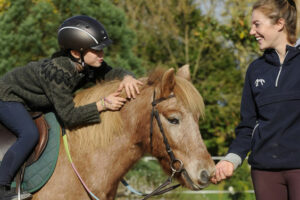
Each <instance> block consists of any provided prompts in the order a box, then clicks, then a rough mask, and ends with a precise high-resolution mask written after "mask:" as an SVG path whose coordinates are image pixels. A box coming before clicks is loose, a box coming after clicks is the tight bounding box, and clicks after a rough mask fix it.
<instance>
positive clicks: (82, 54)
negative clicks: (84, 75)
mask: <svg viewBox="0 0 300 200" xmlns="http://www.w3.org/2000/svg"><path fill="white" fill-rule="evenodd" d="M80 61H81V63H80V64H81V65H82V67H83V68H84V67H85V62H84V53H83V51H80Z"/></svg>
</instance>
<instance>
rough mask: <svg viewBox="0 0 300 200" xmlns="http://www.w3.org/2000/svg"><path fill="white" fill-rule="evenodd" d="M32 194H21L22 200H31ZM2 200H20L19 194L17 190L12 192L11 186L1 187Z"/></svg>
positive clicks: (0, 195) (0, 199)
mask: <svg viewBox="0 0 300 200" xmlns="http://www.w3.org/2000/svg"><path fill="white" fill-rule="evenodd" d="M29 197H31V194H30V193H27V192H21V199H22V200H24V199H29ZM0 200H18V194H17V193H16V191H15V190H11V188H10V187H9V186H6V185H0Z"/></svg>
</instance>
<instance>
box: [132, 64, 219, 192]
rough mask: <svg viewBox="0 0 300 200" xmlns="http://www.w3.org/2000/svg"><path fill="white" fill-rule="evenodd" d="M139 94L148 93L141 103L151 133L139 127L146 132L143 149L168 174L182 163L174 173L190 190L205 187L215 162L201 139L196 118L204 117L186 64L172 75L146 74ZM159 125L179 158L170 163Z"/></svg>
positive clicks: (165, 71) (166, 73) (200, 101)
mask: <svg viewBox="0 0 300 200" xmlns="http://www.w3.org/2000/svg"><path fill="white" fill-rule="evenodd" d="M154 92H155V96H154ZM142 93H147V95H146V94H144V95H143V94H141V95H142V96H144V97H145V96H148V98H147V100H146V99H145V100H144V101H145V102H147V103H146V104H147V105H144V110H145V116H144V117H143V119H145V121H147V123H148V124H149V126H150V124H151V123H152V126H153V131H152V134H149V131H147V129H148V130H149V129H151V128H150V127H149V128H148V127H147V128H146V127H145V126H143V125H141V126H140V127H141V129H142V130H141V131H144V132H145V131H146V132H147V134H144V137H145V138H144V146H145V148H146V149H147V151H148V152H149V153H151V154H152V155H153V156H155V157H156V158H157V159H158V161H159V162H160V163H161V165H162V166H163V168H164V170H165V171H166V172H167V173H169V174H171V173H172V170H171V168H173V169H179V168H180V166H179V165H180V164H181V162H182V164H183V171H182V172H181V173H176V175H175V177H176V178H177V179H178V180H179V182H180V183H181V184H182V185H184V186H186V187H188V188H190V189H192V190H199V189H202V188H204V187H205V186H207V185H208V183H209V179H210V177H211V176H212V175H213V173H214V170H215V164H214V162H213V160H212V158H211V156H210V154H209V153H208V151H207V149H206V146H205V144H204V142H203V140H202V138H201V134H200V130H199V125H198V122H199V118H200V117H204V103H203V99H202V97H201V95H200V94H199V92H198V91H197V89H196V88H195V87H194V86H193V85H192V83H191V82H190V73H189V67H188V66H184V67H182V68H180V69H179V70H178V72H177V73H176V74H175V71H174V69H169V70H157V71H156V72H154V73H152V75H150V76H149V78H148V81H147V85H146V86H145V88H144V89H143V91H142ZM151 105H152V106H151ZM147 107H148V108H149V107H151V109H153V110H154V111H157V113H158V116H159V120H155V117H153V120H151V117H150V116H151V115H150V111H149V109H146V108H147ZM137 109H138V110H139V108H137ZM140 109H141V108H140ZM141 112H143V111H141ZM146 119H147V120H146ZM158 121H160V122H158ZM160 123H161V125H159V124H160ZM160 126H161V127H160ZM161 128H162V129H163V132H164V134H165V137H166V139H165V140H167V141H168V142H167V143H168V144H169V146H170V148H171V149H172V151H173V153H174V156H175V158H176V159H177V160H179V161H176V162H173V163H172V158H171V157H172V156H170V155H169V153H168V152H167V150H166V142H164V136H163V134H162V133H161V132H162V131H161ZM151 135H152V136H151Z"/></svg>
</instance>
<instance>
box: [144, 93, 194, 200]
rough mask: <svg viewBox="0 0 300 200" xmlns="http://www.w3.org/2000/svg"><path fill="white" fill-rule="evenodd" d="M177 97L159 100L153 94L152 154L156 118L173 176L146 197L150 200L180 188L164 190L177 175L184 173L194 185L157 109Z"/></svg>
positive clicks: (151, 119) (171, 96)
mask: <svg viewBox="0 0 300 200" xmlns="http://www.w3.org/2000/svg"><path fill="white" fill-rule="evenodd" d="M173 97H175V95H170V96H168V97H162V98H159V99H155V91H154V92H153V101H152V103H151V104H152V111H151V118H150V148H151V152H152V151H153V144H152V136H153V121H154V118H155V119H156V122H157V124H158V127H159V130H160V133H161V135H162V137H163V141H164V144H165V147H166V151H167V153H168V155H169V157H170V159H171V164H170V168H171V170H172V174H171V176H170V177H169V178H168V179H167V180H166V181H165V182H164V183H163V184H161V185H160V186H159V187H157V188H156V189H155V190H154V191H153V192H151V193H150V194H148V195H146V196H145V198H144V199H143V200H145V199H148V198H150V197H152V196H155V195H160V194H164V193H166V192H169V191H171V190H173V189H175V188H177V187H179V186H180V184H177V185H173V186H171V187H169V188H165V189H163V188H164V187H166V186H167V185H169V184H171V183H172V179H173V177H174V175H175V174H176V173H183V174H184V176H185V177H186V179H187V181H188V182H189V183H190V184H191V185H193V182H192V180H191V178H190V177H189V175H188V174H187V172H186V170H185V169H184V168H183V162H182V161H181V160H179V159H176V157H175V155H174V153H173V151H172V148H171V146H170V144H169V141H168V138H167V136H166V134H165V132H164V128H163V126H162V123H161V120H160V117H159V113H158V110H157V109H156V107H155V106H156V105H157V104H159V103H160V102H162V101H165V100H167V99H170V98H173ZM176 163H179V167H178V168H176V166H175V164H176Z"/></svg>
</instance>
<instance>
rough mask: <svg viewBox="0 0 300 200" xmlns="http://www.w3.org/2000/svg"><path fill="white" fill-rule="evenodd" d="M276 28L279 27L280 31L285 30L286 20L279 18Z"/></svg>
mask: <svg viewBox="0 0 300 200" xmlns="http://www.w3.org/2000/svg"><path fill="white" fill-rule="evenodd" d="M276 26H277V27H278V31H283V30H284V26H285V19H283V18H279V19H278V21H277V23H276Z"/></svg>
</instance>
